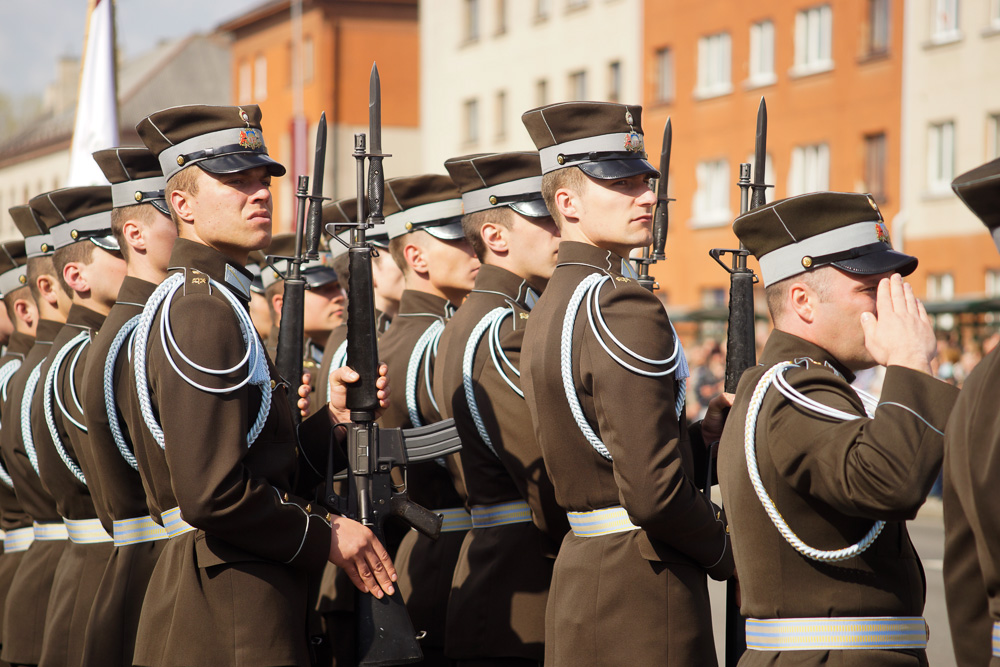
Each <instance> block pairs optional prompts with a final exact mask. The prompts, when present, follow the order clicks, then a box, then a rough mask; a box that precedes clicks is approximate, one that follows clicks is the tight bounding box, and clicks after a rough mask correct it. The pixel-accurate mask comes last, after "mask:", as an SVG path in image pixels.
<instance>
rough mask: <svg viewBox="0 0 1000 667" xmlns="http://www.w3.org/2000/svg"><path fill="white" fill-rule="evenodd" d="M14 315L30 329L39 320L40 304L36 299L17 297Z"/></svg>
mask: <svg viewBox="0 0 1000 667" xmlns="http://www.w3.org/2000/svg"><path fill="white" fill-rule="evenodd" d="M14 315H16V316H17V319H19V320H21V322H23V323H24V326H26V327H28V328H29V329H30V328H31V327H33V326H34V325H35V322H36V321H37V320H38V306H36V305H35V300H34V299H16V300H15V301H14Z"/></svg>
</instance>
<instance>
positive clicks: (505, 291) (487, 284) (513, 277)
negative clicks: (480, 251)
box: [472, 264, 538, 310]
mask: <svg viewBox="0 0 1000 667" xmlns="http://www.w3.org/2000/svg"><path fill="white" fill-rule="evenodd" d="M472 291H473V292H488V293H493V294H502V295H503V296H505V297H507V298H508V299H510V300H511V301H514V302H516V303H517V305H519V306H521V307H522V308H524V309H525V310H531V307H532V306H534V305H535V302H536V301H537V300H538V292H536V291H535V290H534V289H532V287H531V286H530V285H528V281H527V280H525V279H524V278H522V277H521V276H519V275H517V274H516V273H513V272H511V271H508V270H507V269H502V268H500V267H499V266H493V265H491V264H483V265H482V266H480V267H479V274H478V275H477V276H476V285H475V287H473V288H472Z"/></svg>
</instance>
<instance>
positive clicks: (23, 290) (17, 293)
mask: <svg viewBox="0 0 1000 667" xmlns="http://www.w3.org/2000/svg"><path fill="white" fill-rule="evenodd" d="M18 299H31V300H32V301H34V299H32V298H31V286H30V285H24V286H23V287H18V288H17V289H16V290H12V291H10V292H7V293H6V294H4V295H3V303H4V306H6V308H7V317H8V318H10V321H11V322H17V313H16V312H15V311H14V302H16V301H17V300H18Z"/></svg>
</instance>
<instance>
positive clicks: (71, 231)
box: [49, 211, 111, 250]
mask: <svg viewBox="0 0 1000 667" xmlns="http://www.w3.org/2000/svg"><path fill="white" fill-rule="evenodd" d="M49 231H50V232H51V233H52V245H54V246H55V249H56V250H58V249H59V248H65V247H66V246H68V245H71V244H73V243H76V242H77V241H79V240H82V239H81V235H82V234H83V233H85V232H87V233H88V235H89V236H93V234H89V233H90V232H100V231H107V234H105V236H110V235H111V211H101V212H100V213H92V214H90V215H85V216H83V217H82V218H77V219H76V220H70V221H69V222H64V223H62V224H61V225H56V226H55V227H53V228H52V229H50V230H49Z"/></svg>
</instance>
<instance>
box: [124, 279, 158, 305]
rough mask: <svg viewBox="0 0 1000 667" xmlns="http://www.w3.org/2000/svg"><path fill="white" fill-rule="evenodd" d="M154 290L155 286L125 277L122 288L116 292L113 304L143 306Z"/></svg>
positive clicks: (144, 281) (141, 280) (145, 281)
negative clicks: (116, 295)
mask: <svg viewBox="0 0 1000 667" xmlns="http://www.w3.org/2000/svg"><path fill="white" fill-rule="evenodd" d="M155 290H156V285H154V284H153V283H151V282H149V281H148V280H143V279H142V278H136V277H134V276H125V280H123V281H122V287H121V289H120V290H118V299H117V300H116V302H115V303H123V304H129V305H133V306H144V305H146V302H147V301H149V297H150V296H152V294H153V292H154V291H155Z"/></svg>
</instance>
